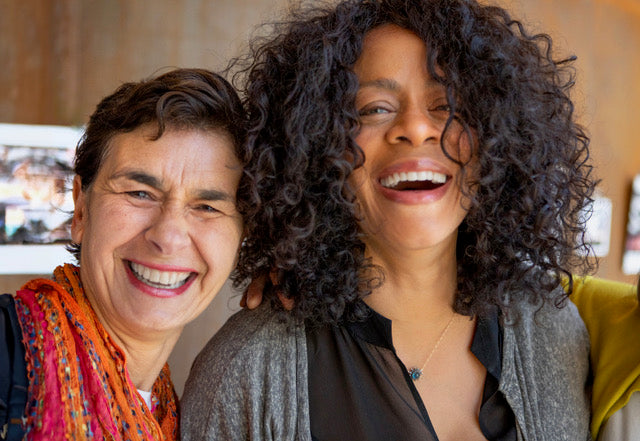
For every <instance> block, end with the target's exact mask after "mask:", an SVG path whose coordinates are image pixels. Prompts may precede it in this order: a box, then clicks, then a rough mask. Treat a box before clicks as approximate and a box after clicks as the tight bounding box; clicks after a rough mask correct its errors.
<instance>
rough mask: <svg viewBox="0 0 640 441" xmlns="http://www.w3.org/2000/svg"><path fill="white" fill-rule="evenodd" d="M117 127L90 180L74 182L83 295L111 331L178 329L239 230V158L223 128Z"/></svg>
mask: <svg viewBox="0 0 640 441" xmlns="http://www.w3.org/2000/svg"><path fill="white" fill-rule="evenodd" d="M154 133H155V126H142V127H140V128H138V129H136V130H134V131H132V132H130V133H124V134H118V135H116V136H115V137H114V138H113V139H112V140H111V142H110V145H109V148H108V152H107V155H106V157H105V159H104V160H103V162H102V165H101V167H100V169H99V171H98V174H97V176H96V179H95V181H94V183H93V184H92V185H91V187H90V188H89V189H88V190H87V191H86V192H83V191H82V190H81V189H80V181H79V178H76V181H74V200H75V211H74V217H73V223H72V237H73V240H74V241H75V242H77V243H81V244H82V253H81V262H80V274H81V278H82V283H83V285H84V287H85V291H86V294H87V297H88V298H89V300H90V302H91V304H92V306H93V307H94V309H95V310H96V313H97V315H98V317H99V318H100V320H101V322H102V323H103V325H104V326H105V327H106V328H107V330H108V331H109V332H110V333H114V332H115V334H116V335H119V336H121V335H123V334H129V335H133V336H135V337H136V338H138V339H139V338H144V336H149V337H151V336H153V335H154V333H167V332H169V333H173V332H178V333H179V332H180V331H181V330H182V328H183V327H184V325H185V324H186V323H188V322H189V321H191V320H193V319H194V318H195V317H196V316H197V315H198V314H200V313H201V312H202V311H203V310H204V309H205V307H206V306H207V305H208V304H209V302H210V301H211V300H212V299H213V297H214V296H215V295H216V294H217V293H218V291H219V290H220V288H221V287H222V285H223V283H224V282H225V280H226V279H227V277H228V275H229V273H230V272H231V270H232V269H233V268H234V266H235V262H236V254H237V251H238V247H239V244H240V240H241V235H242V220H241V216H240V215H239V214H238V212H237V211H236V200H235V195H236V190H237V187H238V181H239V179H240V174H241V167H240V164H239V162H238V160H237V158H236V157H235V155H234V148H233V144H232V142H231V139H230V137H229V136H227V134H226V133H224V132H221V131H199V130H195V131H192V130H187V131H176V130H167V131H166V132H165V133H164V134H163V135H162V137H161V138H160V139H158V140H156V141H151V140H150V136H151V135H153V134H154Z"/></svg>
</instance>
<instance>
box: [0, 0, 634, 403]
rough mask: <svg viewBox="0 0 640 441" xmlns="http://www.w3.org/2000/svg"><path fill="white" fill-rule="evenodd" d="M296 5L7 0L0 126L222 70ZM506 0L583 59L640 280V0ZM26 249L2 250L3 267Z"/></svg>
mask: <svg viewBox="0 0 640 441" xmlns="http://www.w3.org/2000/svg"><path fill="white" fill-rule="evenodd" d="M291 1H292V0H91V1H85V0H0V11H2V12H1V14H0V59H1V60H2V61H3V65H2V68H1V69H0V123H18V124H47V125H63V126H81V125H82V124H84V123H85V122H86V120H87V119H88V117H89V115H90V114H91V112H92V111H93V108H94V106H95V105H96V103H97V102H98V101H99V100H100V99H101V98H102V97H103V96H105V95H106V94H109V93H111V92H112V91H113V90H114V89H115V88H116V87H117V86H119V85H120V84H121V83H123V82H126V81H134V80H140V79H142V78H145V77H148V76H150V75H153V74H155V73H158V72H160V71H162V70H166V69H168V68H172V67H205V68H209V69H213V70H221V69H223V68H224V67H225V66H226V63H227V61H228V60H229V59H230V58H231V57H232V56H235V55H239V54H240V53H242V51H243V49H244V48H245V47H246V45H247V42H248V38H249V35H250V34H251V33H252V32H254V31H255V30H256V26H258V25H259V24H260V23H262V22H266V21H272V20H274V19H276V18H277V17H278V16H279V15H281V13H282V12H283V11H284V10H286V8H287V7H288V5H289V4H290V3H291ZM499 3H500V4H502V5H503V6H506V7H508V8H509V9H510V10H511V11H512V12H513V15H514V16H515V17H518V18H522V19H523V21H524V22H525V23H526V24H528V25H529V28H530V29H533V30H537V31H543V32H546V33H549V34H550V35H551V36H552V37H553V39H554V45H555V46H554V47H555V49H556V52H557V53H558V55H570V54H575V55H577V56H578V61H577V83H578V85H577V87H576V90H575V93H574V100H575V102H576V112H577V114H578V117H579V120H580V121H581V122H582V124H583V125H585V126H586V127H587V129H588V132H589V134H590V136H591V149H592V153H593V161H594V164H595V165H596V170H595V172H596V175H597V177H599V178H600V179H601V180H602V182H601V184H600V186H599V192H600V195H601V196H602V197H603V199H602V200H601V201H603V203H602V204H599V205H598V207H597V210H598V213H597V219H598V226H597V231H596V232H595V233H594V237H595V236H597V238H598V239H597V240H598V241H599V243H600V245H601V249H602V250H603V251H602V252H601V254H603V256H602V257H600V259H599V268H598V271H597V275H599V276H602V277H607V278H612V279H616V280H621V281H627V282H632V283H635V281H636V280H637V276H636V275H634V274H633V273H634V271H628V272H629V273H630V274H625V273H624V272H623V270H622V265H623V256H624V254H625V244H627V245H626V246H627V248H629V247H630V245H629V244H631V240H630V235H629V234H628V233H627V225H628V222H629V214H630V205H631V200H632V182H633V179H634V176H635V175H636V174H638V173H640V146H639V145H638V144H639V141H640V136H639V135H638V133H639V131H640V116H639V113H640V112H639V111H638V107H639V104H640V0H502V1H500V2H499ZM0 130H2V127H0ZM0 135H1V134H0ZM0 147H1V146H0ZM3 161H5V162H6V161H7V159H6V158H3ZM639 192H640V190H639ZM639 197H640V196H639ZM631 211H633V210H631ZM631 214H632V215H633V214H634V213H631ZM636 215H637V216H640V207H639V208H638V213H636ZM21 248H25V247H24V246H23V247H21ZM639 252H640V251H639ZM627 254H628V253H627ZM15 256H16V254H15V251H14V249H13V248H10V247H8V246H7V245H0V262H2V258H3V257H4V258H6V259H12V258H13V259H15V258H16V257H15ZM30 258H37V256H36V255H33V253H31V255H30ZM67 261H69V262H70V261H71V258H70V256H69V258H68V259H67ZM58 263H61V262H60V261H55V262H53V263H52V264H51V268H50V269H51V270H53V267H54V266H55V265H56V264H58ZM0 265H1V264H0ZM11 271H12V270H11V269H8V268H7V269H5V270H4V271H3V270H2V268H0V291H2V292H14V291H15V290H16V289H17V288H19V286H20V285H21V284H22V283H23V282H24V281H26V280H28V279H30V278H33V277H34V274H25V273H22V274H12V273H11ZM42 272H46V271H42ZM635 272H637V269H636V270H635ZM238 301H239V295H238V294H237V293H234V292H232V291H231V289H230V288H229V287H226V288H225V290H224V291H223V292H222V293H221V294H219V295H218V297H217V298H216V299H215V300H214V302H213V303H212V305H211V306H210V307H209V308H208V309H207V311H206V312H205V313H204V314H203V315H202V316H201V317H200V318H198V319H197V320H196V321H195V322H194V323H192V324H191V325H189V326H188V327H187V329H186V330H185V333H184V334H183V336H182V338H181V340H180V342H179V343H178V345H177V346H176V349H175V350H174V353H173V355H172V357H171V359H170V364H171V368H172V371H173V377H174V381H175V384H176V388H177V389H178V392H179V393H181V391H182V386H183V383H184V380H185V379H186V376H187V374H188V369H189V367H190V365H191V361H192V359H193V357H194V355H195V354H196V353H197V351H198V350H199V349H200V348H201V347H202V346H203V345H204V343H205V342H206V341H207V340H208V339H209V337H210V336H211V335H212V334H213V333H214V332H215V331H216V330H217V329H218V328H219V327H220V326H221V324H222V323H223V322H224V320H226V318H227V317H228V316H229V315H230V314H231V313H232V312H233V311H236V310H237V309H238V306H237V305H238Z"/></svg>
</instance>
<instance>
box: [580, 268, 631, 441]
mask: <svg viewBox="0 0 640 441" xmlns="http://www.w3.org/2000/svg"><path fill="white" fill-rule="evenodd" d="M571 300H572V301H573V302H575V304H576V305H577V307H578V309H579V311H580V314H581V315H582V318H583V319H584V321H585V324H586V326H587V329H588V331H589V338H590V340H591V365H592V370H593V377H594V379H593V419H592V429H593V431H594V434H595V433H597V432H598V430H599V427H600V426H601V424H603V423H605V422H606V421H607V419H608V418H609V417H610V416H611V415H613V414H614V413H615V412H617V411H618V410H619V409H621V408H622V407H623V406H624V405H625V404H626V403H627V401H628V400H629V398H630V396H631V394H633V393H634V392H637V391H640V345H638V335H640V305H639V304H638V297H637V291H636V287H635V286H633V285H631V284H626V283H621V282H615V281H611V280H604V279H598V278H595V277H585V278H579V279H577V280H576V282H575V287H574V293H573V294H572V295H571Z"/></svg>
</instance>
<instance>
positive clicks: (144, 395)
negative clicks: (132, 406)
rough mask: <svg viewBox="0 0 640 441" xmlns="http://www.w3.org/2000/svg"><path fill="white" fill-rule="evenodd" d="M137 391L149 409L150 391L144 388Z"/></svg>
mask: <svg viewBox="0 0 640 441" xmlns="http://www.w3.org/2000/svg"><path fill="white" fill-rule="evenodd" d="M138 393H139V394H140V396H141V397H142V399H143V400H144V402H145V404H146V405H147V408H148V409H149V410H151V391H149V392H147V391H146V390H140V389H138Z"/></svg>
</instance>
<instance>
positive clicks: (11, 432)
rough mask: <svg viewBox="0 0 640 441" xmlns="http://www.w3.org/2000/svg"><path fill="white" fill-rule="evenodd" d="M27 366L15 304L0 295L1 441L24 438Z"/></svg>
mask: <svg viewBox="0 0 640 441" xmlns="http://www.w3.org/2000/svg"><path fill="white" fill-rule="evenodd" d="M27 389H28V382H27V366H26V362H25V351H24V346H23V343H22V330H21V328H20V325H19V323H18V315H17V314H16V307H15V302H14V300H13V296H12V295H10V294H2V295H0V440H3V441H4V440H6V441H14V440H15V441H17V440H21V439H22V438H23V436H24V429H23V426H22V419H23V417H24V411H25V407H26V404H27Z"/></svg>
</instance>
